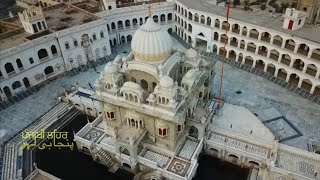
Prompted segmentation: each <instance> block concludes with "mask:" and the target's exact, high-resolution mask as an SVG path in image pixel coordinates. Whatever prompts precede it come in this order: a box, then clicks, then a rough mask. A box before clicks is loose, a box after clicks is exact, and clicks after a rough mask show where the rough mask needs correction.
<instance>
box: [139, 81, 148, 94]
mask: <svg viewBox="0 0 320 180" xmlns="http://www.w3.org/2000/svg"><path fill="white" fill-rule="evenodd" d="M141 87H142V88H143V89H144V90H145V91H148V82H147V81H146V80H144V79H142V80H141Z"/></svg>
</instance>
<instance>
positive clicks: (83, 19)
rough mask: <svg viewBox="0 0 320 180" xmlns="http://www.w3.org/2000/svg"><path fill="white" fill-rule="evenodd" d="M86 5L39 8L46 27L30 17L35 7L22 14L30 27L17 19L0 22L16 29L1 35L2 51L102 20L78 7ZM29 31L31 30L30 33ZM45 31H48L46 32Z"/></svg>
mask: <svg viewBox="0 0 320 180" xmlns="http://www.w3.org/2000/svg"><path fill="white" fill-rule="evenodd" d="M85 5H86V3H79V4H76V5H68V4H65V3H60V4H57V5H52V6H50V7H47V8H44V9H43V10H42V8H38V9H39V14H40V16H44V18H45V19H44V20H45V21H44V20H43V22H44V23H45V24H44V25H43V24H42V23H41V21H40V23H39V24H37V22H38V21H37V19H35V18H34V16H30V17H29V15H32V13H33V12H34V11H33V9H34V8H35V7H34V6H32V7H31V8H29V9H28V11H30V12H29V13H28V11H24V12H23V13H22V14H20V19H21V21H22V22H25V21H28V22H29V23H30V25H29V27H27V25H24V24H23V23H21V22H20V21H19V20H18V19H17V18H16V17H14V18H8V19H4V20H0V23H1V25H0V27H14V28H15V29H12V28H4V29H5V32H1V33H0V37H2V38H0V41H1V51H3V50H6V49H9V48H12V47H15V46H17V45H20V44H22V43H24V42H27V41H29V40H33V39H36V38H40V37H44V36H46V35H49V34H52V33H54V32H57V31H61V30H64V29H68V28H71V27H77V26H79V25H82V24H85V23H89V22H92V21H95V20H98V19H100V18H99V17H98V16H96V15H94V14H92V13H90V12H88V11H86V10H83V9H82V8H79V7H77V6H80V7H83V6H85ZM31 11H32V12H31ZM37 18H39V17H37ZM33 21H34V23H33ZM37 25H38V26H37ZM33 26H34V27H35V28H36V31H35V30H34V28H32V27H33ZM23 27H25V29H26V31H24V30H22V28H23ZM39 27H40V28H41V29H40V28H39ZM28 29H30V31H29V30H28ZM31 29H33V30H31ZM45 29H48V30H47V31H45ZM4 33H5V34H4ZM32 34H34V35H32Z"/></svg>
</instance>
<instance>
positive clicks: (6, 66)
mask: <svg viewBox="0 0 320 180" xmlns="http://www.w3.org/2000/svg"><path fill="white" fill-rule="evenodd" d="M4 68H5V69H6V72H7V74H8V75H9V74H10V73H11V72H14V68H13V66H12V64H11V63H6V64H5V65H4Z"/></svg>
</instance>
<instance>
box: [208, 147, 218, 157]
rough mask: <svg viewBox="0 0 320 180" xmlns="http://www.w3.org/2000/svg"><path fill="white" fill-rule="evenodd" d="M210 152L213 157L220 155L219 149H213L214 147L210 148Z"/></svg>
mask: <svg viewBox="0 0 320 180" xmlns="http://www.w3.org/2000/svg"><path fill="white" fill-rule="evenodd" d="M209 154H210V155H211V156H213V157H216V158H217V157H218V155H219V151H218V150H216V149H213V148H210V149H209Z"/></svg>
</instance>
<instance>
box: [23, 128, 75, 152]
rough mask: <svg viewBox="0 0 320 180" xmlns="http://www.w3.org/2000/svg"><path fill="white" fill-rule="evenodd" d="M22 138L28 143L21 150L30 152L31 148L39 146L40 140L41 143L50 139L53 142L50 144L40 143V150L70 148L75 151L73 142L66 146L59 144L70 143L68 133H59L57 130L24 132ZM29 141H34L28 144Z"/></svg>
mask: <svg viewBox="0 0 320 180" xmlns="http://www.w3.org/2000/svg"><path fill="white" fill-rule="evenodd" d="M21 137H22V138H23V139H25V140H26V142H24V143H23V145H22V146H21V149H24V148H27V150H29V149H30V148H31V147H36V146H37V145H38V143H37V140H38V139H40V141H41V140H42V141H45V139H49V140H51V141H52V142H53V143H52V142H49V143H47V144H46V143H44V142H43V143H40V144H39V145H38V148H39V149H40V150H43V149H46V148H48V149H51V148H53V147H57V148H59V149H61V148H70V149H71V150H73V147H74V144H73V142H71V144H70V143H69V142H67V143H66V144H63V143H61V142H59V140H60V141H61V140H64V141H68V132H58V131H57V130H56V129H55V130H53V132H45V131H44V129H41V130H40V131H39V132H29V131H26V130H24V131H23V132H22V133H21ZM28 141H33V142H32V143H28Z"/></svg>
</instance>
